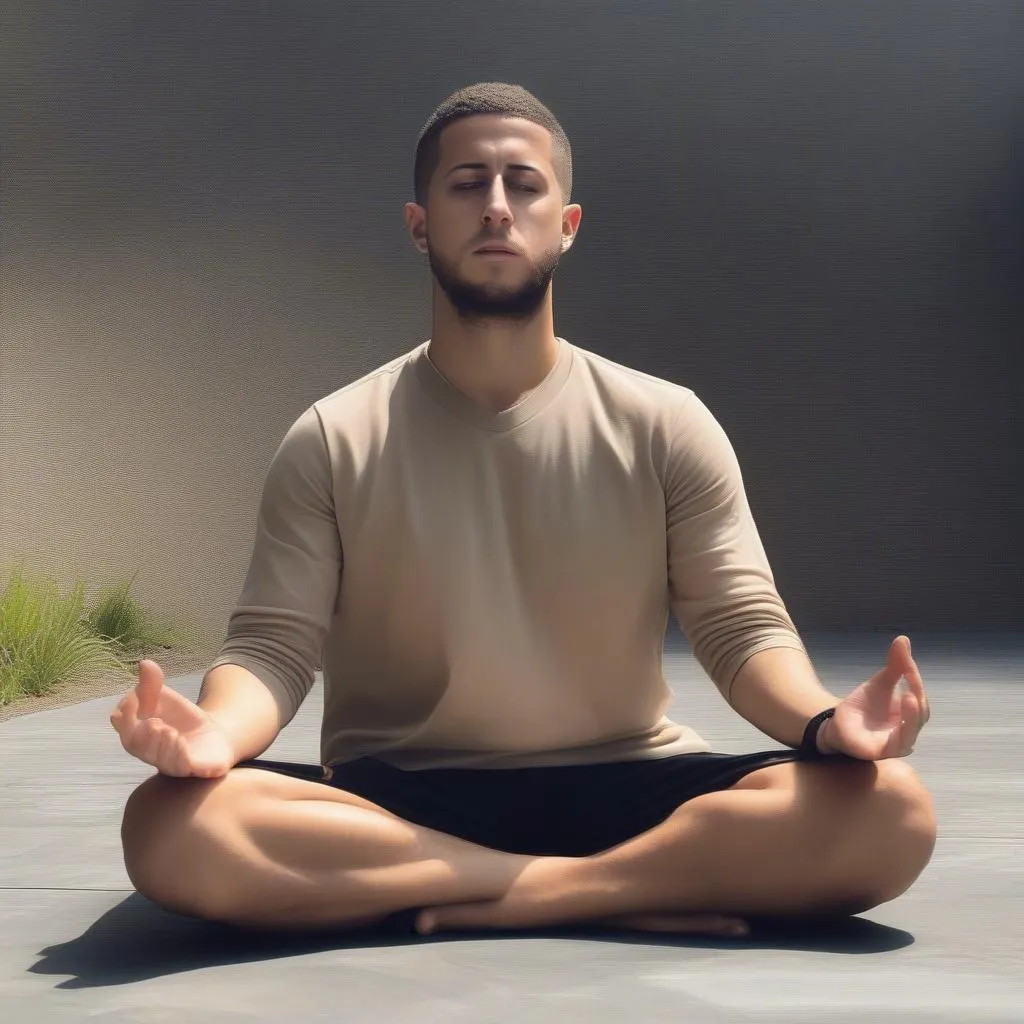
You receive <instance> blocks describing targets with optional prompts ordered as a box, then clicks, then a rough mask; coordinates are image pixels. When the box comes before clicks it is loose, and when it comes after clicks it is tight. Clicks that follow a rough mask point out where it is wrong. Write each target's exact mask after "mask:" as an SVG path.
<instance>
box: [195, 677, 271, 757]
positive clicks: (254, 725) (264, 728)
mask: <svg viewBox="0 0 1024 1024" xmlns="http://www.w3.org/2000/svg"><path fill="white" fill-rule="evenodd" d="M196 703H197V704H198V705H199V706H200V707H201V708H202V709H203V710H204V711H205V712H206V713H207V714H208V715H209V716H210V717H211V718H212V719H213V720H214V721H215V722H216V723H217V725H219V726H220V728H221V729H222V730H223V731H224V733H225V734H226V735H227V737H228V739H229V741H230V743H231V746H232V748H233V749H234V751H235V763H236V764H237V763H238V762H239V761H245V760H248V759H249V758H252V757H259V755H260V754H262V753H263V751H265V750H266V749H267V747H269V746H270V744H271V743H273V742H274V740H275V738H276V737H277V734H278V732H280V729H281V724H280V719H279V716H278V711H277V702H276V701H275V700H274V698H273V696H272V695H271V693H270V690H268V689H267V687H266V686H265V685H264V684H263V683H262V682H261V681H260V679H259V678H258V677H257V676H255V675H253V674H252V672H250V671H249V670H248V669H245V668H242V667H241V665H218V666H217V668H215V669H211V670H210V671H209V672H207V673H206V675H205V676H204V677H203V685H202V687H201V689H200V692H199V699H198V701H197V702H196Z"/></svg>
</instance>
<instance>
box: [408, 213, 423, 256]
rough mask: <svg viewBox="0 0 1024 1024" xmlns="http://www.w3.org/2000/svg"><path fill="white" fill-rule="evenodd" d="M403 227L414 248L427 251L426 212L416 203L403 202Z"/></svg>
mask: <svg viewBox="0 0 1024 1024" xmlns="http://www.w3.org/2000/svg"><path fill="white" fill-rule="evenodd" d="M405 227H406V230H407V231H408V232H409V236H410V237H411V238H412V244H413V245H414V246H415V247H416V249H417V250H418V251H419V252H421V253H424V254H426V252H427V212H426V210H424V209H423V207H422V206H419V205H417V204H416V203H406V204H405Z"/></svg>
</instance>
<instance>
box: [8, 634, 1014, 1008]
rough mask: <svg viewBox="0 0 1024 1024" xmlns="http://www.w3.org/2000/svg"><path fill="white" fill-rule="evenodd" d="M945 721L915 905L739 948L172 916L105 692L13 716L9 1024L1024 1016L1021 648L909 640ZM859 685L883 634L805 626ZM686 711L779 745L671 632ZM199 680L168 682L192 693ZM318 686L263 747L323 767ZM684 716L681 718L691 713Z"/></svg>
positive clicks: (829, 661)
mask: <svg viewBox="0 0 1024 1024" xmlns="http://www.w3.org/2000/svg"><path fill="white" fill-rule="evenodd" d="M911 636H912V640H913V643H914V655H915V657H916V659H917V661H918V664H919V666H920V668H921V671H922V674H923V676H924V679H925V684H926V686H927V688H928V692H929V697H930V700H931V704H932V721H931V723H930V724H929V726H928V728H927V730H926V731H925V733H924V734H923V736H922V738H921V740H920V741H919V743H918V747H917V751H916V753H915V754H914V755H913V756H912V757H911V759H910V760H911V763H912V764H913V765H914V766H915V767H916V768H917V770H918V771H919V772H920V773H921V775H922V776H923V777H924V779H925V780H926V782H927V783H928V784H929V786H930V788H931V790H932V792H933V794H934V797H935V801H936V805H937V808H938V815H939V827H940V837H939V842H938V845H937V848H936V851H935V855H934V857H933V859H932V862H931V864H930V865H929V867H928V869H927V870H926V872H925V874H924V875H923V876H922V878H921V879H920V880H919V882H918V883H917V885H916V886H915V887H914V888H912V889H911V890H910V891H909V892H908V893H907V894H905V895H904V896H903V897H901V898H900V899H898V900H896V901H894V902H892V903H890V904H886V905H884V906H883V907H881V908H879V909H877V910H875V911H872V912H869V913H867V914H864V915H861V916H859V917H854V918H849V919H846V920H844V921H841V922H836V923H834V924H831V925H829V926H827V927H822V926H820V925H819V926H816V927H813V928H812V927H807V926H804V927H797V926H795V925H791V926H788V927H785V926H782V925H779V924H774V925H773V924H770V923H768V922H764V923H762V925H761V927H759V928H757V929H756V930H755V932H754V934H753V935H752V936H751V938H749V939H746V940H742V941H724V940H710V939H700V938H693V937H682V938H674V937H666V936H662V935H650V934H640V933H611V932H599V931H596V930H593V931H589V932H588V931H587V930H585V929H564V930H552V931H548V932H532V933H522V932H521V933H508V934H497V933H490V932H489V933H473V934H470V933H462V934H446V935H442V936H438V937H431V938H427V939H423V938H419V937H417V936H415V935H412V934H407V933H403V932H402V931H400V930H397V929H392V930H390V931H378V932H361V933H344V934H339V935H338V936H335V937H333V938H325V937H324V936H316V937H306V938H296V937H290V938H289V937H276V936H270V935H257V934H245V933H238V932H235V931H232V930H230V929H224V928H219V927H216V926H211V925H207V924H204V923H202V922H198V921H194V920H191V919H188V918H182V917H178V916H175V915H173V914H169V913H166V912H164V911H162V910H160V909H158V908H157V907H155V906H154V905H152V904H151V903H149V902H148V901H147V900H145V899H144V898H143V897H141V896H139V895H138V894H137V893H135V892H134V891H133V890H132V887H131V884H130V882H129V880H128V877H127V875H126V874H125V871H124V866H123V863H122V860H121V849H120V842H119V832H118V830H119V825H120V819H121V812H122V809H123V806H124V803H125V800H126V799H127V797H128V794H129V793H130V792H131V790H132V789H133V788H134V787H135V786H136V785H138V783H140V782H141V781H142V780H143V779H145V778H146V777H147V776H148V775H149V774H151V769H149V768H148V767H147V766H145V765H143V764H141V763H139V762H137V761H135V760H134V759H132V758H130V757H129V756H128V755H127V754H125V753H124V751H123V750H122V749H121V747H120V744H119V743H118V741H117V737H116V736H115V734H114V732H113V730H112V729H111V728H110V725H109V723H108V721H107V716H108V715H109V713H110V711H111V710H112V709H113V707H114V706H115V705H116V703H117V698H116V697H115V698H109V699H108V698H103V699H101V700H95V701H89V702H87V703H84V704H79V705H75V706H71V707H65V708H61V709H58V710H54V711H47V712H40V713H38V714H34V715H28V716H24V717H21V718H15V719H12V720H11V721H9V722H6V723H3V724H2V725H0V752H2V763H3V767H4V772H3V780H2V783H0V1019H2V1020H3V1021H5V1022H9V1024H29V1022H33V1024H34V1022H37V1021H38V1022H48V1021H75V1022H79V1021H83V1020H86V1019H88V1020H90V1021H102V1022H115V1021H116V1022H122V1021H137V1022H147V1024H153V1022H164V1021H175V1022H177V1021H181V1020H190V1021H194V1022H196V1024H214V1022H219V1021H225V1022H227V1021H230V1022H232V1024H241V1022H245V1021H254V1022H270V1021H282V1022H284V1021H287V1022H296V1021H300V1022H301V1021H316V1020H332V1021H339V1020H343V1021H351V1022H353V1024H358V1022H363V1021H368V1022H369V1021H374V1022H379V1021H383V1020H396V1021H403V1022H404V1021H415V1022H416V1024H432V1022H435V1021H436V1022H443V1024H452V1022H463V1021H464V1022H472V1024H483V1022H505V1021H509V1022H512V1021H516V1022H521V1021H524V1020H526V1019H529V1020H531V1021H535V1022H538V1024H539V1022H555V1021H594V1022H603V1021H621V1020H631V1021H637V1022H639V1021H643V1022H644V1024H654V1022H660V1021H666V1022H667V1021H671V1022H672V1024H679V1022H681V1021H683V1022H686V1024H692V1022H704V1021H709V1022H711V1021H713V1022H719V1021H750V1022H758V1024H766V1022H772V1021H786V1022H789V1024H798V1022H804V1021H806V1022H814V1024H819V1022H821V1021H825V1020H828V1021H851V1022H853V1021H857V1022H865V1021H870V1022H872V1024H883V1022H887V1021H899V1022H901V1024H911V1022H914V1024H917V1022H925V1021H929V1022H932V1021H935V1022H938V1021H948V1022H950V1024H953V1022H956V1024H964V1022H976V1021H978V1022H980V1021H986V1022H989V1021H991V1022H995V1021H1000V1022H1002V1021H1005V1022H1010V1021H1015V1022H1018V1021H1024V968H1022V958H1024V864H1022V859H1021V852H1022V840H1024V824H1022V814H1021V811H1022V799H1021V797H1022V788H1024V783H1022V781H1021V772H1020V769H1021V767H1022V758H1021V731H1022V727H1024V685H1022V681H1024V635H1017V636H1006V635H988V636H974V637H970V636H950V635H948V634H947V635H925V634H912V635H911ZM804 638H805V641H806V642H807V644H808V647H809V649H810V651H811V655H812V658H813V660H814V664H815V666H816V668H817V670H818V673H819V675H820V676H821V678H822V680H823V681H824V683H825V685H826V686H828V687H829V688H830V689H831V690H832V691H833V692H835V693H837V694H838V695H840V696H843V695H845V694H846V693H848V692H849V691H850V690H851V689H853V687H854V686H856V685H857V684H858V683H859V682H861V681H862V680H864V679H866V678H868V676H870V675H871V674H873V673H874V672H875V671H877V669H879V668H880V667H881V666H882V664H883V663H884V661H885V656H886V650H887V648H888V644H889V641H890V640H891V639H892V638H891V637H889V636H888V635H883V634H872V635H860V636H855V635H845V634H843V635H839V634H830V635H821V636H815V635H812V634H805V637H804ZM665 671H666V674H667V676H668V678H669V680H670V682H671V684H672V686H673V688H674V689H675V690H676V693H677V697H678V698H679V699H678V701H677V706H676V707H674V708H673V711H672V713H673V714H675V715H678V716H679V717H681V718H682V719H683V720H685V721H687V722H690V723H692V724H693V725H694V726H695V727H696V728H697V729H698V731H699V732H701V733H702V734H703V735H705V736H706V737H707V738H708V739H709V740H710V741H711V743H712V744H713V745H714V747H715V749H718V750H724V751H729V752H737V753H741V752H744V751H751V750H758V749H770V748H772V747H774V746H776V745H777V744H775V743H774V742H773V741H771V740H768V739H766V737H764V736H763V735H761V734H760V733H758V732H757V731H756V730H755V729H753V728H752V727H751V726H749V725H748V724H747V723H746V722H744V721H743V720H742V719H740V718H739V717H738V716H736V714H735V713H734V712H733V711H731V710H730V709H729V708H728V707H727V706H726V705H725V704H724V702H723V701H722V700H721V698H720V697H719V696H718V694H717V693H716V692H715V690H714V688H713V687H712V685H711V684H710V682H709V681H708V680H707V679H706V677H705V676H704V675H703V673H702V671H701V670H700V668H699V666H698V665H697V664H696V662H695V661H694V660H693V658H692V656H691V655H690V654H689V651H688V650H687V649H686V648H685V647H684V646H681V645H679V644H678V642H676V641H673V640H670V643H669V646H668V647H667V648H666V654H665ZM199 682H200V677H199V676H184V677H178V678H176V679H174V680H173V681H172V683H173V685H174V686H175V688H177V689H179V690H180V691H181V692H183V693H185V694H187V695H188V696H189V697H191V698H193V699H194V698H195V696H196V695H197V693H198V689H199ZM321 693H322V691H321V687H320V685H319V682H318V685H317V687H316V688H315V690H314V692H313V693H312V694H311V695H310V697H309V699H308V700H307V702H306V704H305V706H304V707H303V708H302V709H301V711H300V712H299V715H298V716H297V717H296V719H295V720H294V722H292V723H291V724H290V725H289V726H288V728H287V729H286V730H285V731H284V732H283V733H282V735H281V736H280V737H279V738H278V740H277V742H276V743H275V744H274V746H273V747H272V748H271V749H270V751H269V752H268V753H267V755H266V756H268V757H272V758H279V759H283V760H298V761H310V762H315V761H317V760H318V756H317V732H318V728H319V721H320V713H321V707H322V702H321ZM684 708H685V711H684V710H683V709H684Z"/></svg>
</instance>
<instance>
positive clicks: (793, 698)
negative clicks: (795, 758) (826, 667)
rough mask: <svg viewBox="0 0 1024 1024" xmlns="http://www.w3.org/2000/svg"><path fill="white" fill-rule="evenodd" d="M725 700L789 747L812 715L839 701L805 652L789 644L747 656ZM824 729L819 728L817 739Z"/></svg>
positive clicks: (798, 742)
mask: <svg viewBox="0 0 1024 1024" xmlns="http://www.w3.org/2000/svg"><path fill="white" fill-rule="evenodd" d="M728 700H729V703H730V705H731V706H732V707H733V708H734V709H735V710H736V711H737V712H738V713H739V714H740V715H741V716H742V717H743V718H745V719H746V720H747V721H748V722H750V723H751V725H754V726H756V727H757V728H758V729H760V730H761V731H762V732H763V733H765V734H767V735H768V736H771V737H772V739H774V740H778V742H779V743H785V744H786V745H787V746H790V747H796V746H799V744H800V740H801V739H802V738H803V732H804V729H805V728H806V726H807V723H808V721H809V720H810V719H811V718H813V717H814V716H815V715H816V714H817V713H818V712H819V711H824V710H825V709H826V708H830V707H834V706H835V705H836V704H838V703H839V702H840V698H838V697H836V696H835V695H834V694H831V693H829V691H828V690H826V689H825V688H824V687H823V686H822V685H821V681H820V680H819V679H818V675H817V673H816V672H815V671H814V667H813V666H812V665H811V662H810V659H809V658H808V657H807V655H805V654H804V653H803V651H797V650H794V649H792V648H789V647H773V648H771V649H770V650H767V651H759V652H758V653H757V654H755V655H754V656H753V657H752V658H748V659H747V661H746V663H745V664H744V665H743V667H742V668H741V669H740V671H739V675H737V676H736V678H735V680H734V681H733V684H732V687H731V688H730V690H729V693H728ZM827 724H828V723H826V726H827ZM825 732H826V729H824V728H823V729H821V730H819V733H818V736H819V741H823V740H824V739H825ZM822 746H823V747H824V746H825V743H822Z"/></svg>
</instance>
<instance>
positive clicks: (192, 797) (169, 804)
mask: <svg viewBox="0 0 1024 1024" xmlns="http://www.w3.org/2000/svg"><path fill="white" fill-rule="evenodd" d="M229 778H230V773H229V775H228V776H225V777H223V778H221V779H197V778H172V777H170V776H167V775H153V776H152V777H150V778H149V779H147V780H146V781H145V782H143V783H142V785H140V786H139V787H138V788H137V789H135V790H134V791H133V792H132V794H131V796H130V797H129V798H128V802H127V804H126V805H125V810H124V816H123V819H122V822H121V845H122V848H123V851H124V864H125V869H126V871H127V872H128V877H129V878H130V879H131V882H132V885H134V886H135V888H136V889H137V890H138V891H139V892H140V893H142V895H143V896H145V897H146V898H147V899H150V900H152V901H153V902H154V903H157V904H159V905H160V906H162V907H164V908H166V909H168V910H172V911H175V912H176V913H181V914H186V915H188V916H190V917H203V918H215V917H217V916H218V913H217V908H216V907H215V906H213V905H212V904H213V902H214V901H213V900H211V899H210V893H209V891H208V888H209V887H207V886H204V884H203V880H204V872H203V871H202V870H201V867H202V860H203V852H202V848H203V846H204V843H203V831H204V830H203V828H202V825H201V817H202V814H203V809H204V807H207V808H208V805H209V802H210V798H211V797H212V796H213V794H214V793H215V792H216V791H217V789H218V788H221V787H223V786H224V784H225V783H226V782H227V780H228V779H229Z"/></svg>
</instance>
